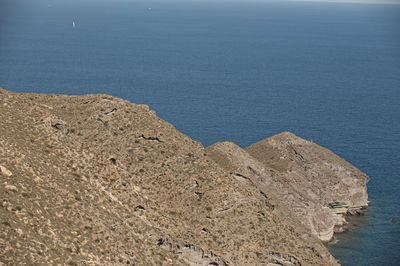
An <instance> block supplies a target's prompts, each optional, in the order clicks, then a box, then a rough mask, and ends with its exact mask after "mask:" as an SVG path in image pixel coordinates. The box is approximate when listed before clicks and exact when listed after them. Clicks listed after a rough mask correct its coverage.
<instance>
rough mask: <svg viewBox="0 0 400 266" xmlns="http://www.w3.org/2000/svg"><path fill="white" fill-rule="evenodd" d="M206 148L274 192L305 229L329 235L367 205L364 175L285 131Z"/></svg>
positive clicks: (321, 236) (279, 204)
mask: <svg viewBox="0 0 400 266" xmlns="http://www.w3.org/2000/svg"><path fill="white" fill-rule="evenodd" d="M207 151H208V154H209V155H210V157H212V158H213V159H214V160H215V161H216V162H217V163H218V164H220V165H221V166H222V167H224V168H225V169H226V170H228V171H231V172H234V173H236V176H238V175H243V176H246V177H248V178H249V179H251V180H252V181H253V182H254V183H256V184H257V185H258V186H259V187H260V189H262V190H265V191H268V192H267V194H269V195H271V197H275V198H276V201H277V204H276V205H277V208H278V209H282V208H283V210H282V211H283V212H284V213H287V211H288V210H289V212H290V213H291V214H292V215H293V216H294V217H296V218H297V220H298V222H300V223H301V224H302V225H303V226H304V227H305V228H307V229H308V230H309V232H310V233H312V234H313V235H315V236H317V237H318V238H319V239H320V240H322V241H329V240H330V239H331V238H332V236H333V233H334V231H335V227H337V226H341V225H344V224H345V223H346V221H345V218H344V216H343V214H346V213H349V214H354V213H356V212H359V211H360V210H361V209H362V208H364V207H366V206H367V205H368V201H367V199H368V196H367V188H366V183H367V182H368V177H367V176H366V175H365V174H364V173H362V172H361V171H359V170H358V169H357V168H355V167H354V166H352V165H350V164H349V163H347V162H346V161H344V160H343V159H341V158H339V157H338V156H336V155H335V154H333V153H332V152H331V151H329V150H327V149H325V148H323V147H321V146H319V145H317V144H315V143H313V142H310V141H306V140H304V139H301V138H299V137H297V136H295V135H293V134H291V133H288V132H284V133H281V134H278V135H276V136H273V137H271V138H267V139H265V140H262V141H260V142H258V143H256V144H253V145H251V146H249V147H247V148H246V149H245V150H243V149H241V148H240V147H238V146H237V145H235V144H233V143H229V142H228V143H217V144H214V145H213V146H210V147H209V148H208V149H207Z"/></svg>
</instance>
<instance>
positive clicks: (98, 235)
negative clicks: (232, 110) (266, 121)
mask: <svg viewBox="0 0 400 266" xmlns="http://www.w3.org/2000/svg"><path fill="white" fill-rule="evenodd" d="M207 154H208V153H207V152H206V151H205V149H204V148H203V146H202V145H201V144H200V143H198V142H196V141H194V140H192V139H190V138H188V137H187V136H185V135H183V134H181V133H180V132H178V131H177V130H176V129H175V128H174V127H173V126H172V125H170V124H169V123H167V122H165V121H163V120H162V119H160V118H158V117H157V116H156V115H155V113H154V112H153V111H151V110H149V108H148V107H147V106H145V105H136V104H132V103H130V102H128V101H125V100H122V99H119V98H115V97H112V96H108V95H86V96H65V95H42V94H18V93H12V92H8V91H5V90H2V89H0V165H1V166H2V167H4V169H7V171H10V173H12V175H8V174H3V172H4V171H3V168H2V174H0V195H1V198H0V200H1V205H0V220H1V223H0V262H3V263H5V264H10V263H14V264H70V265H74V264H79V265H80V264H105V265H109V264H114V265H117V264H136V265H154V264H156V265H164V264H165V265H171V264H172V265H185V264H191V265H251V264H253V265H254V264H257V265H274V264H277V265H336V264H337V262H336V260H335V259H334V258H333V257H332V256H331V255H330V254H329V252H328V250H327V249H326V248H325V247H324V246H323V245H322V244H321V242H320V241H319V240H318V239H317V238H315V237H314V236H312V234H310V232H309V231H308V230H307V228H306V227H305V226H303V225H302V224H301V223H300V222H298V221H297V219H296V218H295V217H292V216H291V215H288V212H287V211H285V208H286V207H285V206H284V205H282V204H281V199H279V197H276V195H275V194H273V193H272V191H269V190H268V186H265V187H266V188H265V189H264V187H263V186H262V185H260V181H262V180H263V177H262V176H261V177H258V176H257V175H254V176H252V175H251V173H252V172H253V171H259V170H257V169H258V168H256V167H254V168H252V169H249V170H248V171H249V172H240V171H231V170H226V168H224V167H221V166H220V164H217V163H215V162H214V160H213V159H212V158H210V156H208V155H207ZM254 161H255V163H256V164H257V165H258V167H260V168H263V167H264V166H263V163H262V162H259V161H258V160H256V159H254ZM265 168H266V167H265ZM229 169H230V168H229ZM257 178H258V179H257ZM354 198H356V197H354ZM330 200H331V199H330V198H329V202H330ZM350 202H351V200H350V201H349V202H348V203H349V204H350ZM281 205H282V207H277V206H281Z"/></svg>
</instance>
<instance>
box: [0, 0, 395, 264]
mask: <svg viewBox="0 0 400 266" xmlns="http://www.w3.org/2000/svg"><path fill="white" fill-rule="evenodd" d="M72 21H75V28H73V27H72ZM0 87H3V88H5V89H9V90H12V91H18V92H43V93H66V94H86V93H108V94H112V95H115V96H119V97H122V98H125V99H128V100H130V101H132V102H136V103H146V104H148V105H149V106H150V107H151V108H152V109H154V110H156V112H157V114H158V115H159V116H160V117H162V118H163V119H165V120H167V121H169V122H170V123H172V124H173V125H174V126H175V127H176V128H177V129H178V130H180V131H182V132H184V133H185V134H187V135H189V136H190V137H192V138H194V139H196V140H199V141H201V142H202V143H203V144H204V145H205V146H208V145H210V144H212V143H214V142H217V141H224V140H231V141H234V142H235V143H237V144H239V145H240V146H242V147H246V146H248V145H250V144H252V143H254V142H256V141H259V140H261V139H263V138H265V137H268V136H271V135H274V134H276V133H279V132H282V131H291V132H293V133H295V134H297V135H299V136H301V137H303V138H306V139H310V140H313V141H314V142H316V143H319V144H321V145H323V146H325V147H327V148H329V149H331V150H333V151H334V152H335V153H336V154H338V155H339V156H341V157H343V158H345V159H346V160H348V161H349V162H351V163H352V164H354V165H356V166H357V167H359V168H360V169H361V170H362V171H364V172H366V173H367V174H368V175H369V176H370V177H371V181H370V182H369V184H368V193H369V197H370V201H371V204H370V208H369V209H368V213H367V215H366V216H364V217H356V218H355V219H353V220H352V223H356V224H358V225H359V228H358V229H356V230H354V231H352V232H348V233H343V234H340V235H338V242H337V243H335V244H331V245H329V248H330V249H331V251H332V253H333V255H334V256H335V257H336V258H338V259H339V260H340V261H341V263H342V264H343V265H399V264H400V241H399V240H398V239H399V238H400V196H399V191H400V5H379V4H338V3H307V2H301V3H300V2H283V1H280V2H278V1H275V2H260V1H259V2H256V1H214V2H212V1H172V0H169V1H161V0H160V1H144V0H143V1H128V0H117V1H94V0H83V1H75V0H73V1H61V0H48V1H41V0H37V1H28V0H25V1H23V0H16V1H15V0H14V1H11V0H1V2H0ZM391 218H394V219H396V220H397V221H398V222H395V223H393V222H391Z"/></svg>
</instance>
